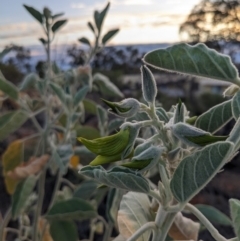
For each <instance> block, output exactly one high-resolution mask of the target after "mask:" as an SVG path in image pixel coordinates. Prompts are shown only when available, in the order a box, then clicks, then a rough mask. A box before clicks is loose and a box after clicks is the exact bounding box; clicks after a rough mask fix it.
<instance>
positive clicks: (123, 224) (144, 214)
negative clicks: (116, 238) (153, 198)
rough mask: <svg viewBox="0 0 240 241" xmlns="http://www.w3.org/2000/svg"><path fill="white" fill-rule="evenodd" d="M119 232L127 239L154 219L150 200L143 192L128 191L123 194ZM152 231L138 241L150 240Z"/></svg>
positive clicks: (144, 234)
mask: <svg viewBox="0 0 240 241" xmlns="http://www.w3.org/2000/svg"><path fill="white" fill-rule="evenodd" d="M117 220H118V227H119V233H120V235H121V236H123V237H124V238H125V239H128V238H130V237H131V236H132V235H133V234H134V233H135V232H136V231H137V230H138V229H139V228H141V227H142V226H143V225H144V224H145V223H147V222H149V221H153V220H154V218H153V215H152V213H151V211H150V201H149V199H148V196H147V195H146V194H143V193H135V192H128V193H127V194H125V195H124V196H123V199H122V201H121V203H120V208H119V211H118V218H117ZM150 233H151V232H150V231H146V232H144V233H143V235H142V236H140V237H139V238H138V239H137V241H148V240H149V236H150Z"/></svg>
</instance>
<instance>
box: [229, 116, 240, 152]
mask: <svg viewBox="0 0 240 241" xmlns="http://www.w3.org/2000/svg"><path fill="white" fill-rule="evenodd" d="M239 132H240V118H238V120H237V122H236V123H235V125H234V127H233V129H232V130H231V132H230V134H229V137H228V138H227V141H230V142H232V143H234V151H237V150H238V149H239V147H240V135H239Z"/></svg>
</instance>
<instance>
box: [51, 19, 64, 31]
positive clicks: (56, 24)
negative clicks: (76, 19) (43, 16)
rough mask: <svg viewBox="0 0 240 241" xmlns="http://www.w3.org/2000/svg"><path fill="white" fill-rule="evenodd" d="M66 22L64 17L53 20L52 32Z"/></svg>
mask: <svg viewBox="0 0 240 241" xmlns="http://www.w3.org/2000/svg"><path fill="white" fill-rule="evenodd" d="M66 22H67V20H66V19H64V20H59V21H57V22H55V23H54V24H53V26H52V31H53V33H55V32H57V31H58V30H59V29H60V28H61V27H62V26H63V25H64V24H65V23H66Z"/></svg>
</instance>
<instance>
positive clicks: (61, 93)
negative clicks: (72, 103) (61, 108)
mask: <svg viewBox="0 0 240 241" xmlns="http://www.w3.org/2000/svg"><path fill="white" fill-rule="evenodd" d="M49 86H50V88H51V89H52V91H53V92H54V93H55V94H56V95H57V97H58V98H59V100H60V101H61V102H62V104H64V105H65V104H66V95H65V92H64V90H63V89H62V87H61V86H60V85H58V84H55V83H50V84H49Z"/></svg>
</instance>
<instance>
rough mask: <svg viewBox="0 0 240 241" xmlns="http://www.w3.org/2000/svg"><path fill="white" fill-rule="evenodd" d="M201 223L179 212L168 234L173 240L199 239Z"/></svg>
mask: <svg viewBox="0 0 240 241" xmlns="http://www.w3.org/2000/svg"><path fill="white" fill-rule="evenodd" d="M199 229H200V224H199V223H196V222H194V221H192V220H191V219H189V218H186V217H184V216H183V215H182V213H180V212H179V213H177V215H176V217H175V220H174V223H173V224H172V227H171V228H170V230H169V233H168V235H169V236H170V237H171V238H172V239H173V240H198V232H199Z"/></svg>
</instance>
